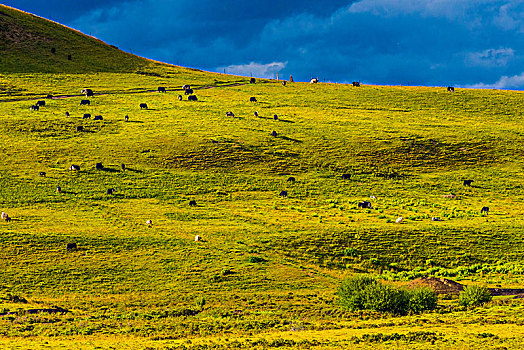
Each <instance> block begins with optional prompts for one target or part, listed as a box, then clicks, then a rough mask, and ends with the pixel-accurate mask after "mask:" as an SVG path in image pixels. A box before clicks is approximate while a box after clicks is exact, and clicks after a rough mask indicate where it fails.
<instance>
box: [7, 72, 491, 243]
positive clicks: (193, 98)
mask: <svg viewBox="0 0 524 350" xmlns="http://www.w3.org/2000/svg"><path fill="white" fill-rule="evenodd" d="M249 82H250V84H255V83H256V79H255V78H251V79H250V80H249ZM318 82H319V80H318V78H312V79H311V81H310V83H311V84H316V83H318ZM352 85H353V86H354V87H360V86H361V83H360V81H358V82H357V81H354V82H352ZM282 86H286V81H282ZM182 90H183V91H184V94H185V95H187V96H188V101H197V97H196V95H194V91H193V89H191V86H190V85H183V86H182ZM157 91H158V92H159V93H166V92H167V90H166V88H165V87H162V86H160V87H158V89H157ZM447 91H448V92H455V89H454V87H451V86H448V87H447ZM81 92H82V93H83V94H85V96H86V98H87V97H94V92H93V90H92V89H87V88H86V89H82V90H81ZM52 97H53V96H52V95H47V98H52ZM177 98H178V100H179V101H182V95H178V96H177ZM249 101H250V102H258V100H257V98H256V97H254V96H252V97H250V98H249ZM90 105H91V102H90V100H88V99H85V100H81V101H80V106H90ZM44 106H46V102H45V101H43V100H41V101H37V103H36V104H35V105H33V106H31V110H35V111H37V110H39V109H40V107H44ZM139 107H140V109H146V110H147V109H148V105H147V103H140V105H139ZM66 116H68V117H69V112H66ZM226 116H228V117H234V116H235V115H234V113H233V112H231V111H228V112H226ZM254 116H255V117H258V116H259V114H258V112H257V111H255V112H254ZM90 118H91V114H89V113H85V114H84V115H83V119H90ZM273 119H274V120H278V116H277V115H276V114H275V115H274V116H273ZM94 120H103V117H102V116H101V115H96V116H95V117H94ZM125 121H129V116H128V115H126V116H125ZM83 130H84V129H83V126H77V131H83ZM271 135H272V136H273V137H277V136H278V134H277V132H276V131H275V130H273V131H272V132H271ZM95 168H96V169H97V170H103V169H104V167H103V165H102V163H96V165H95ZM121 168H122V171H124V170H125V169H126V167H125V165H124V164H122V165H121ZM70 170H73V171H80V166H78V165H75V164H73V165H71V167H70ZM39 175H40V176H46V173H45V172H40V173H39ZM342 179H343V180H350V179H351V174H348V173H344V174H342ZM287 181H288V182H291V183H294V182H295V178H294V177H289V178H288V179H287ZM472 183H473V180H469V179H468V180H463V185H464V186H472ZM57 192H58V193H61V192H62V189H61V187H60V186H58V187H57ZM106 193H107V195H113V194H114V193H115V189H114V188H109V189H107V191H106ZM279 196H281V197H287V196H288V192H287V191H285V190H283V191H281V192H280V194H279ZM371 198H372V199H376V197H374V196H371ZM453 198H455V196H454V197H453ZM189 206H192V207H194V206H197V204H196V201H195V200H191V201H189ZM358 208H363V209H372V205H371V202H369V201H361V202H359V203H358ZM480 213H481V214H483V215H484V214H485V215H488V213H489V208H488V207H482V209H481V211H480ZM2 219H4V220H5V221H10V220H11V218H10V217H9V216H8V215H7V214H6V213H4V212H3V213H2ZM402 221H403V218H402V217H400V218H398V219H397V220H396V222H397V223H401V222H402ZM431 221H441V219H440V218H437V217H433V218H431ZM147 224H148V225H149V226H150V227H151V225H152V221H151V220H148V221H147ZM73 244H74V248H75V249H76V243H72V245H73ZM68 249H70V246H69V244H68Z"/></svg>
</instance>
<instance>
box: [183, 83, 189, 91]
mask: <svg viewBox="0 0 524 350" xmlns="http://www.w3.org/2000/svg"><path fill="white" fill-rule="evenodd" d="M187 89H191V86H190V85H187V84H186V85H182V90H187Z"/></svg>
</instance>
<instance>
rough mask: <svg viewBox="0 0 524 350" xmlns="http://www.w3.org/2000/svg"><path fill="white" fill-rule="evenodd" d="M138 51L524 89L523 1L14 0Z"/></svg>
mask: <svg viewBox="0 0 524 350" xmlns="http://www.w3.org/2000/svg"><path fill="white" fill-rule="evenodd" d="M4 3H5V4H6V5H10V6H14V7H17V8H21V9H23V10H26V11H29V12H32V13H35V14H37V15H42V16H44V17H46V18H50V19H52V20H55V21H58V22H61V23H64V24H65V25H68V26H71V27H73V28H76V29H78V30H80V31H82V32H84V33H87V34H91V35H94V36H96V37H98V38H100V39H102V40H104V41H106V42H108V43H110V44H114V45H117V46H119V47H120V48H121V49H123V50H126V51H132V52H133V53H135V54H138V55H141V56H144V57H148V58H152V59H156V60H160V61H164V62H168V63H173V64H180V65H183V66H188V67H197V68H201V69H206V70H211V71H219V72H223V70H224V69H225V70H226V72H228V73H235V74H243V75H251V74H253V75H254V76H258V77H270V78H273V77H275V75H276V74H277V73H278V74H279V76H280V77H281V78H282V77H288V76H289V75H293V77H294V79H295V80H302V81H306V80H309V79H310V78H311V77H317V76H318V77H319V78H320V79H321V80H326V81H334V82H350V81H353V80H361V81H362V82H364V83H374V84H389V85H398V84H402V85H438V86H442V85H454V86H470V87H494V88H503V89H524V79H523V78H522V77H523V76H524V68H523V67H524V54H523V51H524V0H505V1H502V0H484V1H480V0H463V1H454V0H434V1H419V0H360V1H345V2H341V1H322V2H319V1H313V0H306V1H261V0H254V1H249V2H246V1H232V0H224V1H220V2H216V1H211V0H203V1H200V2H198V3H190V2H187V1H178V0H164V1H158V0H155V1H153V0H144V1H132V0H128V1H125V0H112V1H107V0H103V1H102V0H93V1H90V2H89V4H88V3H87V2H85V3H83V4H82V3H80V2H75V5H74V6H64V4H65V3H67V4H70V2H67V1H52V0H51V1H46V2H45V5H44V4H42V2H40V1H37V0H17V1H7V2H4Z"/></svg>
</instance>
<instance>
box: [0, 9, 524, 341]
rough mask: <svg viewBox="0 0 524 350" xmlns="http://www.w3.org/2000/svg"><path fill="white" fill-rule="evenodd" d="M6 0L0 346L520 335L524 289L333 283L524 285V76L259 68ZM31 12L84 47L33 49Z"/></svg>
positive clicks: (0, 122)
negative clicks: (506, 80) (344, 76)
mask: <svg viewBox="0 0 524 350" xmlns="http://www.w3.org/2000/svg"><path fill="white" fill-rule="evenodd" d="M0 10H1V12H2V13H0V39H3V40H4V41H2V40H0V51H1V53H2V57H1V58H2V61H0V68H1V69H0V71H1V72H3V74H0V126H1V128H0V154H1V155H2V156H1V157H0V211H3V212H6V213H7V214H8V215H9V216H10V217H11V218H12V220H11V221H10V222H5V221H3V220H2V221H0V271H1V274H0V348H5V349H114V348H118V349H166V350H167V349H246V348H252V349H268V348H283V349H287V348H289V349H340V348H343V349H357V348H359V349H360V348H361V349H388V348H395V349H470V348H482V349H505V348H506V349H518V348H522V343H523V338H524V337H523V335H524V331H523V328H522V323H523V321H522V320H523V319H524V318H523V317H524V302H523V301H522V299H520V298H514V297H512V296H509V297H495V298H494V300H493V301H491V302H490V303H488V304H486V305H484V306H482V307H478V308H475V309H469V310H468V309H465V308H463V307H461V306H459V304H458V300H457V297H456V296H450V295H441V296H440V298H439V303H438V304H439V307H438V308H437V309H436V310H435V311H431V312H426V313H422V314H419V315H408V316H393V315H390V314H386V313H377V312H371V311H369V312H368V311H361V312H349V311H344V310H342V309H341V307H340V306H339V304H338V302H337V298H336V290H337V287H338V285H339V284H340V282H341V281H342V280H343V279H344V278H345V277H347V276H351V275H354V274H358V273H369V274H374V275H376V276H378V277H379V278H381V279H382V280H384V281H387V282H388V283H392V284H395V285H405V284H406V283H408V281H411V280H413V279H415V278H418V277H429V276H436V277H446V278H450V279H453V280H455V281H459V282H460V283H463V284H465V285H471V284H475V285H483V286H487V287H499V288H523V285H524V263H523V258H524V240H523V238H522V237H523V233H524V220H523V219H522V213H523V209H524V204H523V203H524V188H523V186H524V171H523V166H524V161H523V159H524V158H523V155H524V146H523V145H522V140H523V136H524V123H523V122H522V119H523V117H524V115H523V114H524V95H523V93H522V92H516V91H497V90H468V89H456V92H455V93H448V92H447V91H446V89H445V88H442V87H400V86H389V87H387V86H367V85H366V86H362V87H360V88H355V87H352V86H348V85H340V84H322V83H319V84H314V85H310V84H306V83H288V84H287V86H282V84H281V83H280V82H278V81H274V80H257V83H256V84H249V78H246V77H237V76H229V75H222V74H214V73H207V72H202V71H199V70H194V69H187V68H181V67H175V66H168V65H162V64H159V63H157V62H152V61H146V60H143V59H139V58H137V57H136V56H131V55H128V54H125V53H119V51H116V49H114V48H111V47H110V46H107V45H105V44H103V43H101V42H97V41H93V40H92V39H89V38H87V39H86V37H83V36H81V35H80V34H78V33H76V32H74V33H71V32H66V31H64V29H63V27H57V26H56V24H52V23H47V22H43V21H41V20H38V19H36V17H34V18H33V17H31V18H30V17H27V14H26V15H22V14H20V13H18V12H16V11H14V10H12V9H9V8H7V7H5V6H3V5H2V6H0ZM13 26H15V27H16V28H17V30H18V31H17V33H18V36H5V33H6V32H7V31H11V32H12V28H14V27H13ZM20 28H26V29H24V30H22V29H20ZM27 28H33V30H34V31H35V32H37V33H40V34H39V35H40V36H41V37H42V38H47V39H46V40H48V41H45V42H47V43H49V45H54V47H56V49H57V52H65V51H68V50H69V51H71V50H77V51H75V52H76V53H74V59H73V60H72V62H66V61H64V62H61V61H60V60H63V59H64V57H62V56H52V55H51V54H50V53H48V52H47V50H48V49H49V48H48V47H47V46H41V47H40V48H39V50H40V49H41V50H43V51H42V52H40V51H38V50H36V51H34V52H33V51H31V52H30V53H31V55H29V54H28V53H27V51H26V50H27V42H26V41H25V39H24V38H25V37H24V35H25V34H24V33H27ZM31 33H33V32H31ZM6 38H7V39H6ZM75 40H77V41H75ZM6 42H7V43H8V44H9V45H7V44H5V43H6ZM13 43H17V44H16V45H14V44H13ZM72 43H73V44H72ZM66 44H67V45H71V46H70V47H69V46H67V45H66ZM46 45H47V44H46ZM49 45H48V46H49ZM82 52H90V53H92V56H90V57H89V58H86V57H88V56H86V55H84V54H82ZM19 56H20V57H22V58H23V59H21V60H18V59H17V57H19ZM40 57H44V58H43V59H42V60H40V61H39V60H38V59H39V58H40ZM57 57H58V58H57ZM76 57H84V58H83V59H81V60H76ZM57 60H58V61H57ZM46 67H47V68H46ZM34 72H40V73H34ZM42 72H44V73H42ZM184 84H191V86H192V87H193V88H194V90H195V95H196V96H197V98H198V101H194V102H192V101H188V100H187V96H185V95H183V92H182V89H181V87H182V85H184ZM159 86H164V87H166V88H167V90H168V92H167V93H158V92H156V90H157V88H158V87H159ZM83 88H92V89H93V90H94V92H95V93H96V96H94V97H91V98H89V99H90V101H91V104H90V105H89V106H80V101H81V100H83V99H85V96H84V95H82V94H81V93H80V91H81V90H82V89H83ZM48 94H51V95H53V96H54V98H53V99H46V98H45V97H46V95H48ZM179 94H182V95H183V100H182V101H179V100H178V98H177V96H178V95H179ZM252 96H254V97H256V98H257V100H258V102H256V103H253V102H249V98H250V97H252ZM40 100H45V102H46V105H45V106H44V107H41V108H40V110H39V111H31V110H30V109H29V107H30V106H31V105H34V104H35V103H36V102H37V101H40ZM141 103H147V105H148V107H149V108H148V109H140V107H139V105H140V104H141ZM228 111H231V112H233V113H234V114H235V116H234V117H228V116H226V112H228ZM255 111H258V113H259V116H258V117H255V116H254V112H255ZM66 112H69V114H70V116H69V117H67V116H66ZM85 113H90V114H92V115H93V116H95V115H102V116H103V120H101V121H94V120H93V118H91V119H83V118H82V117H83V115H84V114H85ZM126 115H127V116H129V121H128V122H126V121H125V120H124V117H125V116H126ZM274 115H277V117H278V118H277V119H274V117H273V116H274ZM78 126H82V127H83V128H84V131H77V127H78ZM273 131H276V133H277V136H276V137H274V136H272V132H273ZM96 163H102V164H103V166H104V168H103V169H102V170H97V169H96V168H95V164H96ZM72 164H75V165H79V166H80V171H71V170H69V168H70V167H71V165H72ZM121 164H125V165H126V170H125V171H123V170H122V169H121ZM40 172H45V173H46V176H39V173H40ZM345 173H347V174H351V178H350V179H342V174H345ZM289 177H294V178H295V179H296V181H295V182H289V181H287V179H288V178H289ZM467 179H470V180H474V182H473V184H472V186H464V185H463V181H464V180H467ZM57 186H60V187H61V189H62V191H61V193H57V191H56V188H57ZM109 188H114V189H115V193H114V194H113V195H108V194H107V189H109ZM281 191H287V193H288V196H287V197H281V196H279V194H280V193H281ZM190 200H195V201H196V203H197V206H190V205H189V201H190ZM364 200H366V201H370V202H371V203H372V209H362V208H358V203H359V202H360V201H364ZM485 206H487V207H489V209H490V211H489V214H488V215H486V214H481V213H480V209H481V208H482V207H485ZM399 217H402V218H403V219H404V220H403V221H402V223H397V222H396V220H397V218H399ZM433 217H439V218H441V221H432V220H431V218H433ZM148 220H152V225H148V224H146V222H147V221H148ZM196 235H199V236H201V237H202V239H203V240H202V241H199V242H196V241H195V236H196ZM73 242H74V243H76V244H77V247H78V249H76V250H69V251H68V250H67V249H66V246H67V244H68V243H73ZM64 310H67V312H64ZM55 311H56V312H55Z"/></svg>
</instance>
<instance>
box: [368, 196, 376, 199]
mask: <svg viewBox="0 0 524 350" xmlns="http://www.w3.org/2000/svg"><path fill="white" fill-rule="evenodd" d="M369 199H377V197H375V196H369Z"/></svg>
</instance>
